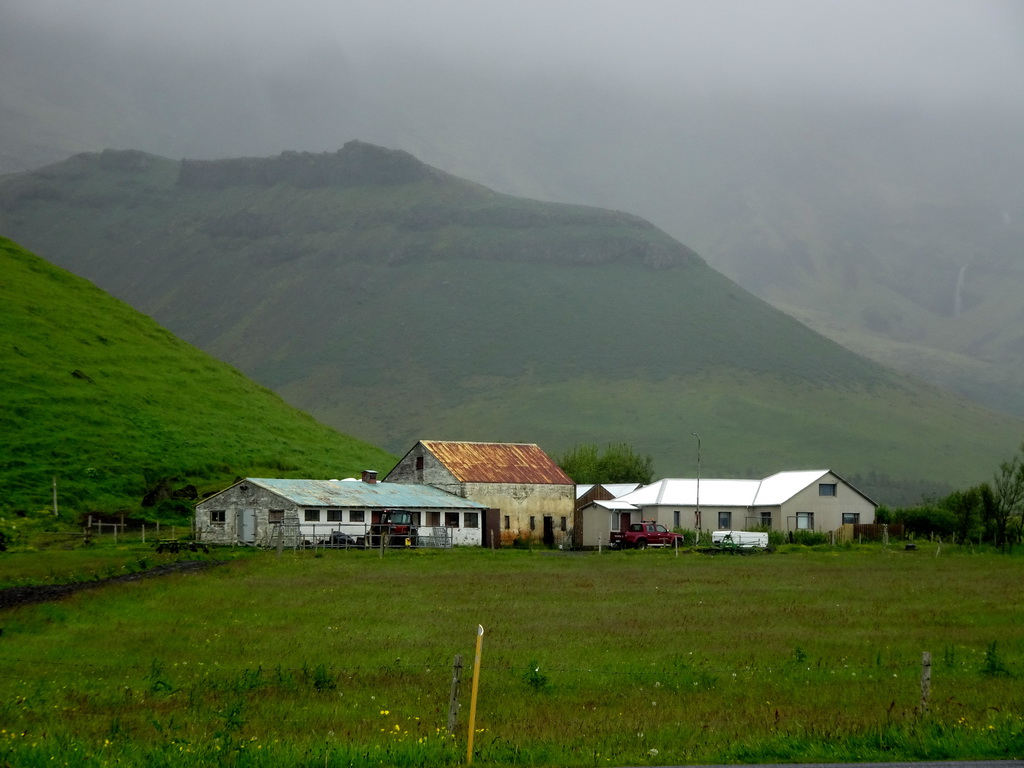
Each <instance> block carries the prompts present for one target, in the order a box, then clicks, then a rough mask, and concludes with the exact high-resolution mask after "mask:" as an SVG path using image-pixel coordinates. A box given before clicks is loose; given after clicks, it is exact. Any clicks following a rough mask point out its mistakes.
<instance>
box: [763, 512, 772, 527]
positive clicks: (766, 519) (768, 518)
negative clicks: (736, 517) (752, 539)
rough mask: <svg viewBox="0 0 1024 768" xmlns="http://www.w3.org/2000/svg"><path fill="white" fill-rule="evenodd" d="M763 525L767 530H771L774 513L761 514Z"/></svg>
mask: <svg viewBox="0 0 1024 768" xmlns="http://www.w3.org/2000/svg"><path fill="white" fill-rule="evenodd" d="M761 525H763V526H765V527H766V528H771V527H772V513H771V512H762V513H761Z"/></svg>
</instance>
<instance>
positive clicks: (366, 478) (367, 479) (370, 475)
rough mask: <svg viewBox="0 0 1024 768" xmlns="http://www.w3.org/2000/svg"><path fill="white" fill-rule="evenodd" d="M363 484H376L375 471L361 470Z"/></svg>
mask: <svg viewBox="0 0 1024 768" xmlns="http://www.w3.org/2000/svg"><path fill="white" fill-rule="evenodd" d="M363 482H364V483H376V482H377V470H376V469H364V470H363Z"/></svg>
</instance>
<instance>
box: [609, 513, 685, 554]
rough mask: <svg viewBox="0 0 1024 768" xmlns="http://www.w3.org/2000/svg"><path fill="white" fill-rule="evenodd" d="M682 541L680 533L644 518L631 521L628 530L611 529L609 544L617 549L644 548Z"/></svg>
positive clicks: (669, 544) (665, 545)
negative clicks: (640, 520)
mask: <svg viewBox="0 0 1024 768" xmlns="http://www.w3.org/2000/svg"><path fill="white" fill-rule="evenodd" d="M677 543H678V544H679V545H680V546H681V545H682V543H683V535H682V534H681V533H673V532H672V531H670V530H669V529H668V528H666V527H665V526H664V525H661V524H660V523H654V522H651V521H650V520H644V521H643V522H640V523H631V524H630V526H629V528H628V530H625V531H612V534H611V541H609V544H610V546H612V547H617V548H619V549H629V548H630V547H636V548H637V549H646V548H647V547H672V546H675V545H676V544H677Z"/></svg>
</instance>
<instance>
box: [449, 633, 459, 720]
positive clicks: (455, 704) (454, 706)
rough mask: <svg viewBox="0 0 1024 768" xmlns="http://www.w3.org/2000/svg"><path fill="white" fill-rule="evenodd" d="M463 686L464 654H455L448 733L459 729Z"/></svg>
mask: <svg viewBox="0 0 1024 768" xmlns="http://www.w3.org/2000/svg"><path fill="white" fill-rule="evenodd" d="M461 684H462V654H461V653H457V654H455V660H454V662H453V663H452V691H451V694H450V695H449V696H448V733H452V734H454V733H455V729H456V728H458V727H459V686H460V685H461Z"/></svg>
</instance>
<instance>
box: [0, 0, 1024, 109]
mask: <svg viewBox="0 0 1024 768" xmlns="http://www.w3.org/2000/svg"><path fill="white" fill-rule="evenodd" d="M5 5H6V6H7V8H8V12H11V11H14V12H17V13H19V14H24V15H28V16H30V17H32V18H34V19H36V20H37V21H41V22H45V23H47V24H53V25H59V26H63V27H66V28H68V29H69V30H70V29H74V30H77V31H78V32H79V33H80V34H82V35H89V36H92V37H94V38H95V39H96V40H97V42H100V41H102V43H103V44H110V43H115V44H123V45H126V46H130V47H136V46H142V47H151V46H156V47H158V48H159V47H164V48H165V49H166V50H167V51H168V52H171V53H174V54H182V55H185V56H190V57H197V58H206V57H211V56H214V55H219V54H220V53H222V52H224V50H225V48H228V49H230V50H231V51H232V53H233V54H235V55H237V56H239V57H240V58H241V59H242V60H243V61H245V62H247V63H248V64H249V65H250V66H252V67H253V68H254V69H258V70H266V69H272V68H273V67H274V66H276V65H278V64H290V63H294V61H295V60H296V59H301V58H302V57H303V56H304V55H307V54H308V52H309V51H310V50H311V49H316V50H317V51H319V52H320V53H321V55H322V53H323V52H324V51H329V52H330V53H331V55H332V56H334V57H336V60H337V61H338V64H339V66H341V65H343V64H348V65H353V64H354V65H357V66H358V65H361V64H365V63H367V62H373V61H379V60H380V59H381V57H382V56H393V55H396V54H399V55H401V56H402V57H403V58H408V57H409V56H414V55H416V53H422V54H424V55H429V56H430V57H431V58H435V57H438V56H441V57H444V58H446V59H447V60H448V61H449V62H450V63H451V64H455V65H457V66H462V67H478V68H483V69H485V70H486V69H490V68H496V69H499V70H518V71H521V72H523V73H528V74H529V73H535V72H549V73H550V72H552V71H555V72H559V73H564V74H568V75H582V76H586V77H595V78H602V79H606V80H609V81H610V82H612V83H617V84H620V85H624V86H626V85H632V86H634V87H637V88H645V87H647V88H666V87H668V88H671V87H674V86H675V85H678V86H679V87H682V88H686V89H692V88H695V87H709V88H733V89H738V90H748V91H750V92H752V93H754V94H767V95H769V96H770V95H772V94H773V93H774V92H776V91H778V90H782V89H788V88H799V89H814V90H820V91H825V92H829V93H833V94H837V95H843V96H845V95H855V96H870V97H875V98H879V99H883V100H890V99H893V98H899V99H905V98H910V97H913V96H920V97H921V98H924V99H927V100H928V101H937V102H939V103H942V102H953V103H958V102H962V101H963V100H970V99H977V98H984V99H986V100H989V99H997V100H1002V101H1004V102H1006V103H1024V3H1022V2H1019V1H1018V0H956V1H954V0H850V1H844V0H555V1H554V2H552V0H505V1H504V2H495V1H487V0H261V1H260V2H252V0H176V2H165V3H151V2H139V0H89V1H88V2H82V1H81V0H5Z"/></svg>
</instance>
